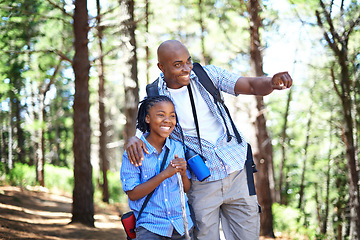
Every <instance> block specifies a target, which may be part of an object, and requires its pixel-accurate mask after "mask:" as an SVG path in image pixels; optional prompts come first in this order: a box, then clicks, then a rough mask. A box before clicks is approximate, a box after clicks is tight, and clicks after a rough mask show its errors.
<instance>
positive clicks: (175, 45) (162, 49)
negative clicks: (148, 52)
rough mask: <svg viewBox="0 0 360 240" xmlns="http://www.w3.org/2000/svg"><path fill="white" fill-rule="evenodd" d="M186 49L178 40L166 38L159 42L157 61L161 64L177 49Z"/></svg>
mask: <svg viewBox="0 0 360 240" xmlns="http://www.w3.org/2000/svg"><path fill="white" fill-rule="evenodd" d="M184 50H185V51H187V52H188V50H187V48H186V47H185V45H184V44H182V43H181V42H180V41H178V40H167V41H165V42H163V43H161V44H160V46H159V47H158V50H157V56H158V62H159V63H161V64H163V63H164V61H167V60H168V57H169V56H174V55H175V54H176V53H177V52H178V51H184Z"/></svg>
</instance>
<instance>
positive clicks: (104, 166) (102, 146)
mask: <svg viewBox="0 0 360 240" xmlns="http://www.w3.org/2000/svg"><path fill="white" fill-rule="evenodd" d="M96 9H97V16H96V19H97V27H96V28H97V31H98V44H99V65H98V75H99V90H98V94H99V118H100V122H99V129H100V137H99V159H100V170H101V172H102V191H103V201H104V202H107V203H108V202H109V186H108V179H107V172H108V170H109V163H108V159H107V155H106V140H107V138H106V135H107V129H106V126H105V103H104V101H105V87H104V85H105V66H104V52H103V43H102V41H103V36H104V35H103V34H104V33H103V28H104V26H102V25H101V24H102V22H101V20H102V15H101V6H100V0H96Z"/></svg>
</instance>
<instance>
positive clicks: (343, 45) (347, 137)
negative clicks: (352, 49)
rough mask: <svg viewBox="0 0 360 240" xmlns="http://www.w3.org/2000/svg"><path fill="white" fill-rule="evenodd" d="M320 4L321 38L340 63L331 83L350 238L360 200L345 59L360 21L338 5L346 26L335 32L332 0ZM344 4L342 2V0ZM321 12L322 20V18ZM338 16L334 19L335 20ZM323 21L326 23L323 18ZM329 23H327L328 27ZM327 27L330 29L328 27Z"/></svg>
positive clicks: (358, 224)
mask: <svg viewBox="0 0 360 240" xmlns="http://www.w3.org/2000/svg"><path fill="white" fill-rule="evenodd" d="M320 6H321V8H322V10H321V11H322V12H321V13H320V12H318V11H316V17H317V22H318V25H319V27H321V28H322V30H323V32H324V38H325V40H326V42H327V43H328V45H329V47H330V48H331V50H332V51H333V52H334V55H335V57H336V62H337V64H338V66H339V67H340V76H339V79H338V81H339V83H337V81H336V76H335V73H334V69H333V68H332V69H331V77H332V81H333V85H334V89H335V91H336V93H337V94H338V96H339V98H340V100H341V103H342V107H343V109H344V111H343V118H344V122H343V129H344V142H345V148H346V158H347V168H348V170H349V171H348V181H349V205H350V236H349V239H351V240H354V239H359V238H360V204H359V172H358V163H357V159H356V156H355V152H356V150H355V149H356V146H355V145H354V135H353V132H355V131H354V121H353V117H352V114H353V113H352V99H351V96H352V85H351V77H350V70H349V64H348V63H349V61H348V54H349V53H348V42H349V38H350V36H351V33H352V32H353V31H354V29H355V26H356V24H354V23H356V22H360V17H359V16H358V15H357V19H352V18H349V16H346V15H345V11H344V9H343V8H341V11H340V16H339V18H340V22H341V23H342V24H347V25H348V26H346V27H344V26H343V25H342V26H341V28H339V29H340V30H339V31H343V32H336V29H337V28H336V27H334V23H335V21H333V19H332V17H333V16H332V14H331V13H330V12H329V10H328V9H332V8H333V7H334V6H335V5H334V3H333V2H331V6H330V8H328V6H325V4H324V3H323V1H322V0H320ZM341 7H343V2H342V4H341ZM322 15H324V19H325V20H324V21H323V19H322ZM346 19H351V20H349V22H345V21H346ZM338 20H339V19H336V22H339V21H338ZM325 21H326V26H325V25H324V22H325ZM327 26H330V27H327ZM328 28H329V29H328Z"/></svg>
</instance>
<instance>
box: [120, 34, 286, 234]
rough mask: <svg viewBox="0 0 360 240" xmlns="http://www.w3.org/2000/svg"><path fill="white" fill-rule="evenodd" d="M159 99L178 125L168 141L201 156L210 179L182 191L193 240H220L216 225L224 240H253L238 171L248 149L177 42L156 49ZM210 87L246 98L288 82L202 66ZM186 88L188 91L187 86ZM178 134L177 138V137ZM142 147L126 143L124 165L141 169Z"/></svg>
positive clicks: (253, 225) (255, 221)
mask: <svg viewBox="0 0 360 240" xmlns="http://www.w3.org/2000/svg"><path fill="white" fill-rule="evenodd" d="M157 54H158V67H159V69H160V70H161V72H162V74H161V75H160V77H159V83H158V89H159V94H160V95H166V96H169V97H170V98H171V99H172V100H173V102H174V104H175V108H176V114H177V117H178V121H179V124H180V127H178V128H176V129H175V130H174V131H173V134H172V135H171V137H172V138H174V139H176V140H179V141H182V137H183V138H184V142H185V145H186V146H187V147H188V148H191V149H193V150H194V151H196V152H197V153H199V154H201V155H202V156H203V157H204V158H205V159H206V165H207V166H208V168H209V170H210V173H211V175H210V177H209V178H207V179H206V180H205V181H203V182H200V181H198V180H197V179H196V177H195V176H194V175H193V176H192V179H191V181H192V185H191V188H190V191H189V192H188V198H189V203H190V204H191V205H192V207H193V209H194V212H195V218H196V224H197V226H198V229H195V231H194V234H195V239H199V240H212V239H220V234H219V224H220V219H221V225H222V228H223V231H224V235H225V238H226V239H258V238H259V230H260V216H259V212H260V207H259V205H258V203H257V198H256V195H252V196H250V194H249V190H248V186H247V176H246V171H245V170H244V163H245V161H246V154H247V148H248V145H247V143H246V141H245V139H244V138H243V136H242V135H241V134H240V136H239V137H240V138H241V139H240V141H239V140H238V139H236V137H234V135H235V131H234V129H233V128H231V122H230V119H229V117H228V115H227V114H226V111H225V110H224V108H222V107H218V106H217V105H216V104H215V103H214V100H213V98H212V96H211V95H210V94H209V93H208V92H207V91H206V89H205V88H204V86H203V85H202V84H201V83H200V82H199V80H198V77H197V76H196V75H195V73H194V72H193V71H192V68H193V64H192V61H191V56H190V54H189V51H188V50H187V48H186V47H185V46H184V45H183V44H182V43H181V42H179V41H176V40H168V41H165V42H163V43H162V44H161V45H160V46H159V48H158V52H157ZM204 70H205V71H206V73H207V74H208V75H209V77H210V79H211V80H212V82H213V83H214V85H215V86H216V87H217V88H218V89H219V90H220V91H222V92H226V93H229V94H233V95H238V94H250V95H261V96H265V95H268V94H270V93H271V92H272V91H273V90H275V89H278V90H282V89H288V88H290V87H291V85H292V79H291V77H290V75H289V74H288V73H287V72H281V73H277V74H275V75H274V76H273V77H272V78H271V77H240V76H238V75H236V74H233V73H230V72H228V71H226V70H224V69H221V68H219V67H216V66H212V65H209V66H204ZM188 85H190V87H191V89H189V88H188V87H187V86H188ZM189 91H191V93H192V95H193V96H194V97H193V98H194V105H195V109H196V114H197V118H198V123H199V132H200V142H201V146H200V144H199V139H198V137H197V132H196V127H195V122H194V117H193V112H192V107H191V102H190V100H189ZM182 134H183V135H182ZM143 151H145V153H148V151H147V148H146V146H145V144H144V143H143V142H142V141H141V140H139V139H138V138H137V137H136V136H134V137H132V138H131V139H130V140H129V143H128V145H127V152H128V156H129V159H130V161H131V162H132V163H133V164H135V165H141V161H142V160H143V158H144V153H143Z"/></svg>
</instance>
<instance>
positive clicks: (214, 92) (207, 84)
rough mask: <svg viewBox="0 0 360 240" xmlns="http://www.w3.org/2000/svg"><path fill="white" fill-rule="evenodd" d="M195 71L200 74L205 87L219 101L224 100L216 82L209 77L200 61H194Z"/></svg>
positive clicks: (200, 79)
mask: <svg viewBox="0 0 360 240" xmlns="http://www.w3.org/2000/svg"><path fill="white" fill-rule="evenodd" d="M193 71H194V72H195V73H196V76H198V78H199V81H200V83H201V84H202V85H203V86H204V87H205V89H206V91H208V92H209V93H210V94H211V95H212V96H213V98H214V100H215V101H217V102H221V103H222V102H223V100H222V99H221V95H220V92H219V89H217V88H216V87H215V86H214V83H213V82H212V81H211V79H210V78H209V75H208V74H207V73H206V72H205V70H204V68H203V67H202V66H201V65H200V64H199V63H193Z"/></svg>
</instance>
